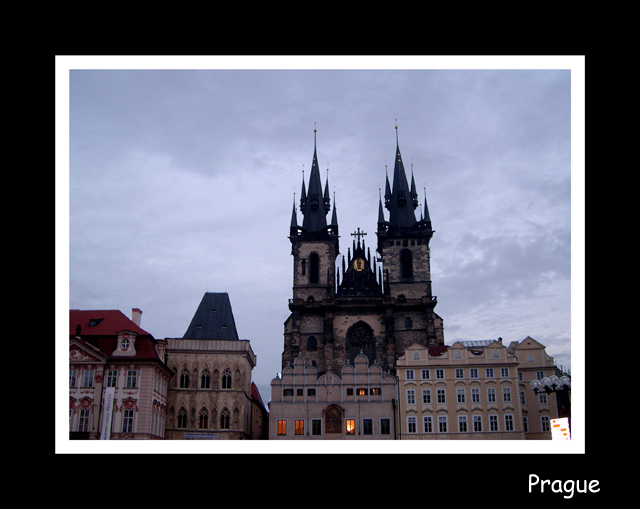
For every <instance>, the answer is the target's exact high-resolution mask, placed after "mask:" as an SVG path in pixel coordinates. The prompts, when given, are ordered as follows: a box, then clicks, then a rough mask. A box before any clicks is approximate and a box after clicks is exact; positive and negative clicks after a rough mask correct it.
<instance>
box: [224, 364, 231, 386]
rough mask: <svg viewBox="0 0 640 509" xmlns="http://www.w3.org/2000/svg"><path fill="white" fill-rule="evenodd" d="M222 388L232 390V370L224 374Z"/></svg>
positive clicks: (225, 371) (226, 370)
mask: <svg viewBox="0 0 640 509" xmlns="http://www.w3.org/2000/svg"><path fill="white" fill-rule="evenodd" d="M222 388H223V389H231V370H230V369H229V368H227V369H225V370H224V373H222Z"/></svg>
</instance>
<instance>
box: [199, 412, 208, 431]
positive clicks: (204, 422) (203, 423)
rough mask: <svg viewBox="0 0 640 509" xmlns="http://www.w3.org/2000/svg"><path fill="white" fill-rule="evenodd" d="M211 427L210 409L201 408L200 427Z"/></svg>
mask: <svg viewBox="0 0 640 509" xmlns="http://www.w3.org/2000/svg"><path fill="white" fill-rule="evenodd" d="M208 427H209V411H208V410H207V409H206V408H204V407H203V408H201V409H200V419H198V428H200V429H207V428H208Z"/></svg>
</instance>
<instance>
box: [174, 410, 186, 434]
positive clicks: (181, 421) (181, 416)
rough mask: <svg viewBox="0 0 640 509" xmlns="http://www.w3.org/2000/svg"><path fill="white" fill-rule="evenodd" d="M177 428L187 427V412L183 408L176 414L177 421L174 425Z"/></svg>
mask: <svg viewBox="0 0 640 509" xmlns="http://www.w3.org/2000/svg"><path fill="white" fill-rule="evenodd" d="M176 425H177V426H178V428H182V429H185V428H186V427H187V411H186V410H185V408H184V407H182V408H180V411H179V412H178V421H177V423H176Z"/></svg>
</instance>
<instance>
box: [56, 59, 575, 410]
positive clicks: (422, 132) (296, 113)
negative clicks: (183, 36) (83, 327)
mask: <svg viewBox="0 0 640 509" xmlns="http://www.w3.org/2000/svg"><path fill="white" fill-rule="evenodd" d="M363 61H364V64H363V63H362V62H363ZM572 65H574V66H575V65H577V67H578V73H577V74H576V73H575V72H576V71H575V70H574V71H573V72H574V82H573V87H574V88H573V94H574V97H573V99H574V101H576V99H577V102H574V111H573V114H574V122H575V118H579V119H581V118H583V117H581V116H580V110H581V108H582V107H583V105H582V103H581V100H582V99H583V95H582V94H583V86H584V83H583V82H582V79H583V68H582V65H583V61H582V60H581V59H566V58H564V59H563V58H560V59H553V58H547V59H542V60H540V59H528V58H526V57H524V58H523V57H520V58H518V59H506V61H501V60H498V61H497V62H496V61H495V60H493V59H489V60H488V61H487V60H485V59H482V58H474V59H459V60H458V59H454V58H451V57H447V58H446V59H444V60H435V63H434V62H432V61H430V60H427V61H423V60H422V59H414V58H409V59H406V60H405V59H398V58H395V59H382V58H380V59H373V60H366V59H358V58H354V59H347V60H346V61H343V60H341V59H329V60H328V61H327V60H326V59H319V60H316V59H314V58H307V59H303V60H302V61H300V60H299V59H292V60H286V59H285V61H284V63H283V62H282V61H280V60H276V61H275V62H273V61H271V60H269V59H258V60H257V62H256V61H255V60H251V61H249V62H245V61H244V60H243V59H233V60H229V61H228V60H222V61H220V60H219V59H215V58H213V59H198V58H194V59H188V58H184V57H180V58H178V59H175V60H174V59H164V60H159V61H155V60H150V59H143V58H137V57H136V58H131V59H127V58H118V59H115V60H113V59H103V58H98V57H84V58H79V59H75V58H69V59H60V58H59V59H58V94H57V98H58V108H59V109H58V111H57V121H58V123H59V125H61V126H62V127H58V129H57V134H58V137H59V138H58V145H57V148H58V167H57V169H56V171H57V178H58V189H57V193H58V194H57V198H58V203H57V205H58V212H59V214H58V222H57V225H58V230H57V240H58V241H59V242H58V253H59V257H58V272H57V275H58V280H57V290H58V292H59V295H61V296H62V302H61V303H60V300H59V304H58V306H59V307H58V311H59V312H62V313H63V315H62V317H63V318H64V316H65V315H64V314H65V313H66V312H67V311H66V310H67V309H68V308H70V309H119V310H121V311H122V312H124V313H125V314H126V315H128V316H130V315H131V308H133V307H139V308H140V309H142V311H143V315H142V323H141V325H142V328H143V329H145V330H147V331H148V332H149V333H151V334H152V335H153V336H154V337H155V338H175V337H182V335H183V334H184V333H185V331H186V330H187V327H188V326H189V323H190V321H191V318H192V317H193V314H194V313H195V311H196V308H197V306H198V304H199V303H200V300H201V299H202V296H203V295H204V293H205V292H207V291H209V292H225V291H226V292H228V294H229V298H230V300H231V305H232V307H233V313H234V316H235V321H236V327H237V330H238V334H239V335H240V337H241V338H242V339H248V340H250V341H251V346H252V349H253V351H254V352H255V354H256V355H257V359H258V364H257V367H256V368H255V369H254V372H253V380H254V381H255V382H256V384H257V385H258V388H259V390H260V393H261V396H262V398H263V400H264V402H265V404H266V403H267V402H268V401H269V400H270V399H271V395H270V389H269V383H270V381H271V379H272V378H273V377H274V376H275V374H276V373H277V372H279V371H281V366H280V361H281V353H282V349H283V331H284V330H283V324H284V321H285V320H286V318H287V316H288V315H289V310H288V306H287V299H289V298H291V297H292V280H293V278H292V260H293V259H292V256H291V245H290V242H289V240H288V238H287V237H288V234H289V224H290V220H291V210H292V204H293V200H294V193H295V196H296V198H297V199H298V198H299V196H300V188H301V183H302V171H303V169H305V170H306V171H305V176H306V178H307V185H308V176H309V170H310V167H311V159H312V156H313V143H314V132H313V130H314V128H316V129H317V152H318V162H319V166H320V168H321V170H322V173H321V175H322V181H323V184H324V181H325V178H326V174H327V171H326V170H327V168H328V175H329V184H330V187H331V190H332V191H334V190H335V198H336V203H337V212H338V223H339V227H340V234H341V237H340V248H341V251H342V252H343V253H346V251H347V247H348V246H350V245H351V242H352V237H351V236H350V233H351V232H353V231H354V230H356V229H357V228H358V227H359V228H360V229H361V230H364V231H365V232H367V237H366V242H367V245H369V246H370V247H371V248H372V249H373V248H375V245H376V237H375V230H376V222H377V215H378V196H379V187H380V186H383V185H384V179H385V166H387V165H388V166H389V170H390V177H391V175H392V169H393V157H394V151H395V148H396V129H395V126H396V125H397V126H398V130H397V132H398V137H399V143H400V151H401V153H402V157H403V160H404V163H405V167H406V168H407V171H410V168H411V165H412V164H413V172H414V175H415V180H416V184H417V187H418V189H419V190H420V192H419V196H420V201H421V204H422V201H423V196H424V193H425V188H426V196H427V202H428V206H429V211H430V214H431V220H432V223H433V228H434V229H435V230H436V233H435V234H434V236H433V238H432V240H431V243H430V246H431V269H432V280H433V293H434V295H436V296H437V298H438V305H437V306H436V312H437V313H438V314H439V315H440V316H441V317H442V318H443V320H444V327H445V329H444V330H445V343H446V344H449V345H451V344H453V343H454V342H455V341H457V340H484V339H496V338H498V337H502V338H503V343H504V344H505V345H508V344H509V343H510V342H511V341H521V340H523V339H524V338H525V337H527V336H531V337H533V338H534V339H536V340H538V341H539V342H541V343H542V344H544V345H546V347H547V352H548V353H549V354H550V355H552V356H554V357H555V358H556V360H557V362H558V364H561V365H565V366H567V367H572V370H573V371H575V368H576V366H572V351H571V349H572V346H573V348H574V359H575V348H576V347H577V348H582V340H583V336H582V331H581V330H580V329H577V330H575V331H573V335H572V322H571V311H572V309H571V290H572V287H571V284H572V278H571V269H572V263H571V261H572V259H571V257H572V254H573V255H574V264H575V260H576V256H578V257H580V255H581V253H580V252H575V251H574V252H573V253H572V249H571V248H572V222H571V221H572V209H571V206H572V201H571V193H572V184H573V186H574V193H576V191H577V193H578V194H574V211H573V216H574V217H573V219H574V221H577V223H576V224H578V228H580V230H575V229H574V231H573V235H578V237H574V239H573V240H574V241H575V240H576V239H580V238H581V236H582V231H581V216H582V214H583V211H582V210H581V208H580V207H579V208H578V209H577V210H576V209H575V206H576V203H575V202H576V200H577V203H578V205H579V204H580V202H581V200H582V198H581V192H582V189H581V188H580V183H581V182H582V180H583V162H584V161H583V136H584V126H583V124H582V123H580V124H578V125H575V124H574V126H573V129H574V131H573V135H574V136H576V137H577V139H578V143H577V144H576V139H575V138H574V153H573V157H574V160H573V163H574V171H573V174H572V152H571V148H572V147H571V141H572V138H571V136H572V102H571V101H572V70H571V68H572ZM230 66H234V67H237V69H233V68H230ZM283 66H285V67H287V68H288V70H284V69H283ZM301 66H305V67H308V68H309V69H310V70H306V69H302V68H301ZM327 66H328V67H329V69H323V68H325V67H327ZM163 67H164V68H166V70H162V68H163ZM198 67H202V69H198ZM362 67H365V68H367V69H369V70H354V68H362ZM430 67H434V68H438V69H440V70H435V69H430ZM146 68H148V69H146ZM220 68H227V70H220ZM244 68H248V69H252V70H244ZM256 68H262V69H259V70H256ZM375 68H379V70H376V69H375ZM484 68H487V69H486V70H485V69H484ZM216 69H217V70H216ZM67 83H68V96H67V95H66V90H65V89H64V87H65V85H66V84H67ZM576 94H577V96H576ZM576 114H577V115H578V117H576ZM396 119H397V121H396ZM65 121H66V122H67V124H66V126H65V124H64V122H65ZM66 128H68V139H65V136H66V132H67V131H66ZM67 146H68V153H66V148H67ZM576 149H577V151H576ZM65 157H67V158H68V159H66V160H65ZM383 189H384V188H383ZM67 192H68V194H67ZM332 198H333V196H332ZM67 207H68V208H67ZM299 218H300V221H301V220H302V216H301V215H299ZM574 228H575V224H574ZM67 239H68V242H67ZM575 247H576V244H575V243H574V248H575ZM577 247H578V248H579V249H581V248H580V244H579V243H578V244H577ZM67 260H68V267H67V264H66V261H67ZM576 269H577V270H578V272H576V273H575V274H574V281H573V282H574V284H575V283H576V278H579V279H581V278H582V273H581V271H582V267H581V266H576V267H574V270H576ZM67 283H68V286H67ZM574 288H575V286H574ZM66 292H68V293H66ZM577 297H580V296H577ZM67 302H68V305H67ZM581 305H582V304H581V303H579V306H578V307H577V308H576V309H574V313H575V312H576V311H579V308H580V307H581ZM63 322H64V319H63ZM574 327H575V326H574ZM65 334H66V333H65ZM572 341H573V343H572Z"/></svg>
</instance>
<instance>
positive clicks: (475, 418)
mask: <svg viewBox="0 0 640 509" xmlns="http://www.w3.org/2000/svg"><path fill="white" fill-rule="evenodd" d="M498 420H499V419H498V415H489V429H488V430H485V429H484V426H483V422H482V415H472V416H471V425H469V420H468V416H467V415H459V416H458V430H457V431H458V433H469V432H473V433H482V432H483V431H489V432H498V431H515V422H514V417H513V415H511V414H505V416H504V422H503V429H502V430H501V429H500V426H499V422H498ZM540 423H541V430H542V431H543V432H548V431H550V430H551V427H550V418H549V416H548V415H543V416H541V417H540ZM437 424H438V427H437V430H436V429H435V428H434V422H433V417H432V416H430V415H425V416H423V418H422V433H435V432H437V433H450V430H449V423H448V418H447V416H446V415H440V416H438V421H437ZM523 426H524V429H523V431H524V432H528V431H529V430H528V425H527V418H526V417H523ZM407 433H411V434H413V433H418V418H417V416H415V415H411V416H408V417H407Z"/></svg>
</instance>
